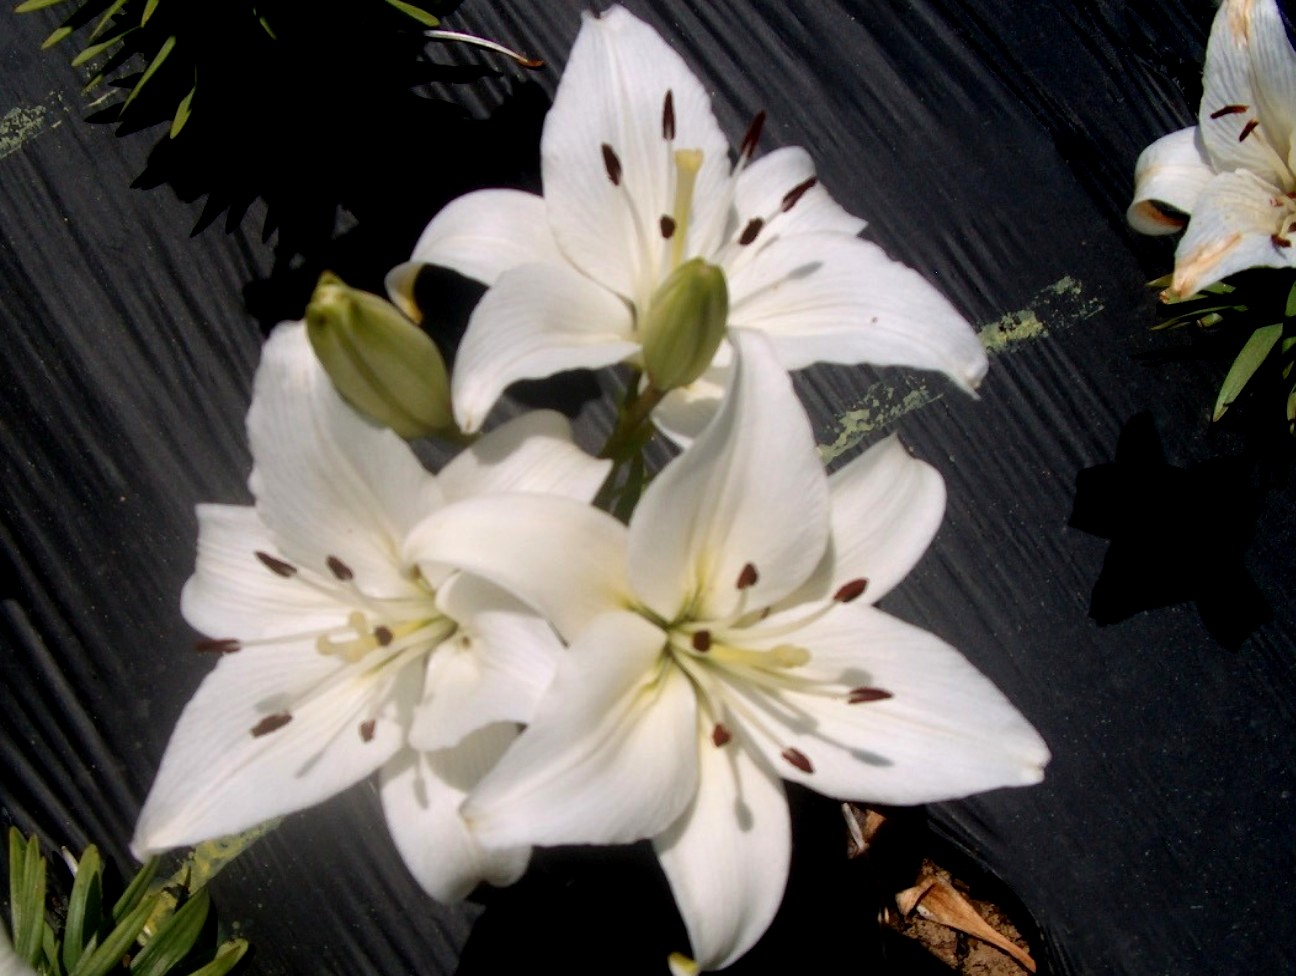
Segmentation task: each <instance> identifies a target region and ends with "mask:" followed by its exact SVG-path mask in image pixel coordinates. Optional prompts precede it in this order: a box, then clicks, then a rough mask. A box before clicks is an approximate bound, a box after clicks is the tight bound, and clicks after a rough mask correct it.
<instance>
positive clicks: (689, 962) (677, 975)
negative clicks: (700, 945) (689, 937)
mask: <svg viewBox="0 0 1296 976" xmlns="http://www.w3.org/2000/svg"><path fill="white" fill-rule="evenodd" d="M666 965H667V966H668V967H669V969H670V973H671V976H697V974H698V973H699V972H701V967H700V966H699V965H698V964H697V961H696V960H694V959H690V958H689V957H688V956H686V955H684V953H682V952H672V953H671V954H670V956H668V957H667V959H666Z"/></svg>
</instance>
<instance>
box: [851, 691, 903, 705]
mask: <svg viewBox="0 0 1296 976" xmlns="http://www.w3.org/2000/svg"><path fill="white" fill-rule="evenodd" d="M894 697H895V696H894V695H892V694H891V692H889V691H887V690H885V689H883V688H852V689H851V690H850V698H848V699H847V703H848V704H850V705H863V704H864V703H866V702H875V701H886V700H887V699H888V698H894Z"/></svg>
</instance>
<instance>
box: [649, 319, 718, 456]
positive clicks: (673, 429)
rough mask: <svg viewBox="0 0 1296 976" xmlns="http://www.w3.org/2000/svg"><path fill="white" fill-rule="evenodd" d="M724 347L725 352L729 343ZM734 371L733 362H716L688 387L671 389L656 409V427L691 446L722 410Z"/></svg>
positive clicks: (675, 440) (654, 424)
mask: <svg viewBox="0 0 1296 976" xmlns="http://www.w3.org/2000/svg"><path fill="white" fill-rule="evenodd" d="M720 348H721V350H722V351H723V350H724V349H725V346H724V345H722V346H721V347H720ZM732 370H733V365H732V363H730V364H728V365H726V366H723V367H721V366H717V364H716V362H712V364H711V365H710V366H709V367H708V368H707V371H706V372H705V373H703V374H702V375H701V376H700V377H698V378H697V379H696V380H694V381H693V382H692V383H690V384H689V385H688V386H681V387H676V388H675V389H673V390H671V391H670V392H669V393H667V394H666V396H665V398H664V399H663V400H662V402H661V403H659V404H658V405H657V409H655V410H654V411H653V426H655V427H656V428H657V429H658V430H659V431H661V432H662V433H663V434H665V435H666V436H667V437H669V438H670V439H671V441H672V442H674V444H675V445H676V446H677V447H680V448H686V447H688V446H689V445H690V444H692V443H693V441H695V440H696V439H697V437H698V435H699V434H701V433H702V431H703V430H705V429H706V425H707V424H709V423H710V422H711V419H712V418H713V417H714V416H715V415H716V411H717V410H719V409H720V403H721V401H723V400H724V393H725V388H726V387H727V386H728V385H729V374H730V372H732Z"/></svg>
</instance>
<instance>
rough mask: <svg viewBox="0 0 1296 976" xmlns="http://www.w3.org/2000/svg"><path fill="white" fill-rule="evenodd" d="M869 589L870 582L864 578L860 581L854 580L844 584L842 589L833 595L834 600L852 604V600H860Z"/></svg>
mask: <svg viewBox="0 0 1296 976" xmlns="http://www.w3.org/2000/svg"><path fill="white" fill-rule="evenodd" d="M867 589H868V580H866V579H865V578H864V577H863V576H861V577H860V578H859V579H853V580H851V581H850V582H849V583H843V584H842V585H841V588H840V589H838V590H837V592H836V593H834V594H833V599H834V600H836V601H837V602H838V603H850V602H851V600H858V599H859V598H860V597H861V596H863V595H864V591H865V590H867Z"/></svg>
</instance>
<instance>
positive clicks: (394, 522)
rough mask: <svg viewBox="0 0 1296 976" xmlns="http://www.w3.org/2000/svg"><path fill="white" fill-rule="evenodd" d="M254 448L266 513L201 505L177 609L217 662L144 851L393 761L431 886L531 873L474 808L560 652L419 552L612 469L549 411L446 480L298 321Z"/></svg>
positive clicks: (386, 791) (163, 774)
mask: <svg viewBox="0 0 1296 976" xmlns="http://www.w3.org/2000/svg"><path fill="white" fill-rule="evenodd" d="M248 435H249V439H250V441H251V448H252V455H253V459H254V462H255V463H254V468H253V472H252V477H251V481H250V485H251V489H252V493H253V495H254V496H255V498H256V504H255V506H234V505H202V506H200V507H199V509H198V519H199V538H198V560H197V567H196V569H195V572H194V575H193V577H192V578H191V579H190V580H189V582H188V583H187V584H186V586H185V589H184V594H183V598H182V609H183V612H184V615H185V619H186V620H188V621H189V623H190V624H192V625H193V626H194V627H195V628H196V629H197V630H199V631H200V632H202V633H204V634H208V635H211V638H212V639H210V640H207V641H204V642H202V643H201V644H200V645H199V646H200V649H203V650H209V651H213V652H218V653H219V654H220V655H221V658H220V661H219V662H218V664H217V666H216V668H215V670H214V671H213V672H212V673H211V674H210V675H208V677H207V678H206V679H205V680H204V681H203V683H202V685H201V686H200V687H199V689H198V691H197V692H196V693H195V695H194V697H193V699H192V700H191V701H190V702H189V704H188V705H187V706H186V708H185V710H184V712H183V714H182V715H181V717H180V720H179V722H178V723H177V725H176V729H175V732H174V734H173V735H172V738H171V742H170V744H169V745H168V747H167V750H166V754H165V755H164V756H163V759H162V763H161V767H160V769H159V771H158V775H157V780H156V782H155V783H154V784H153V789H152V791H151V792H150V794H149V797H148V799H147V801H146V802H145V804H144V809H143V810H142V811H141V813H140V818H139V823H138V826H137V827H136V833H135V838H134V841H133V842H132V849H133V851H134V852H135V854H136V855H137V856H139V857H141V858H143V857H144V856H146V855H149V854H152V853H156V852H159V851H163V850H167V849H169V848H173V847H179V846H182V845H189V844H193V843H196V842H199V841H202V840H206V839H209V838H212V837H219V836H223V835H227V834H231V833H235V832H239V831H243V830H246V829H248V828H250V827H252V826H254V825H256V824H258V823H261V822H262V821H265V820H268V819H270V818H272V817H277V816H281V815H283V814H287V813H290V812H293V811H296V810H300V809H303V808H305V807H308V806H311V805H313V804H315V803H318V802H320V801H322V800H324V799H326V798H328V797H330V796H332V795H334V794H336V793H338V792H340V791H342V790H344V789H346V788H347V787H349V786H351V785H352V784H354V783H356V782H358V781H359V780H361V779H363V778H364V777H366V776H368V775H369V774H370V773H372V772H374V771H375V770H381V774H382V775H381V795H382V802H383V806H384V809H385V812H386V814H387V820H388V824H389V826H390V828H391V831H392V835H393V838H394V840H395V842H396V845H397V847H398V848H399V850H400V851H401V854H402V855H403V856H404V859H405V861H406V863H407V864H408V865H409V867H410V869H411V871H412V872H413V873H414V875H415V877H416V878H417V879H418V880H419V882H420V883H421V884H422V885H423V887H424V888H426V889H427V890H428V892H429V893H431V894H432V895H434V896H435V897H437V898H440V899H442V900H447V901H448V900H455V899H457V898H461V897H463V896H464V895H466V894H467V893H468V892H469V891H471V889H472V888H473V887H474V886H475V885H476V884H477V883H478V881H480V880H488V881H491V882H494V883H501V884H503V883H508V882H510V881H512V880H515V879H516V878H517V877H518V876H519V875H520V873H521V872H522V871H523V870H524V869H525V866H526V861H527V856H528V850H527V848H525V847H523V846H514V847H511V848H501V849H497V850H490V851H486V850H483V849H482V848H480V846H479V845H478V844H477V843H476V841H475V840H474V839H473V838H472V835H471V832H470V831H469V829H468V827H467V826H466V825H465V824H464V822H463V821H462V819H461V818H460V817H459V814H458V807H459V805H460V802H461V801H462V799H463V797H464V796H465V795H466V793H467V791H468V789H469V788H471V786H472V785H473V784H474V783H476V782H477V780H478V779H480V777H481V776H482V774H483V773H484V772H485V771H486V770H487V769H488V768H489V767H490V766H491V764H492V763H493V762H494V761H495V759H496V758H497V757H498V756H499V755H500V754H501V753H502V752H503V750H504V749H505V748H506V747H507V746H508V744H509V743H510V742H511V741H512V740H513V738H514V737H515V736H516V725H515V723H518V722H525V721H526V720H527V719H529V718H530V717H531V712H532V710H533V708H534V706H535V703H536V701H537V699H538V697H539V695H540V693H541V691H542V690H543V689H544V687H545V685H546V684H547V683H548V681H549V680H550V678H551V676H552V672H553V667H554V659H555V655H556V654H557V653H559V652H561V645H559V644H558V642H557V638H556V637H555V635H554V634H553V632H552V629H551V628H550V627H549V626H548V625H547V624H546V623H545V622H544V621H542V620H540V619H539V618H538V617H537V616H536V615H535V614H534V613H533V612H532V611H530V610H528V609H527V608H526V607H524V606H522V605H521V604H519V603H517V601H516V600H514V599H512V598H511V597H508V596H507V595H506V594H504V593H503V592H501V591H500V590H499V589H498V588H496V587H495V586H493V585H491V584H489V583H486V582H484V581H481V580H476V579H472V578H469V577H466V576H462V575H451V574H447V573H431V572H420V571H419V570H418V569H417V561H418V551H417V547H415V548H412V549H411V548H408V547H407V546H406V540H407V539H408V537H409V536H410V535H411V533H412V531H413V530H414V529H415V528H416V526H417V525H418V523H419V522H420V521H421V520H422V519H423V518H425V517H426V516H427V515H429V514H430V513H433V512H435V511H437V510H438V509H440V508H442V507H443V506H445V505H446V504H450V503H453V502H456V501H458V500H461V499H465V498H471V497H481V496H485V497H490V496H493V495H503V496H504V497H512V493H514V492H556V493H561V494H564V495H568V496H571V497H572V498H578V499H580V500H581V501H586V500H588V499H589V498H591V497H592V496H593V494H594V492H595V491H597V489H598V486H599V484H600V482H601V481H602V479H603V477H604V476H605V474H606V471H607V465H606V464H605V463H601V462H596V461H594V460H593V459H591V458H589V457H587V456H586V455H585V454H583V453H582V452H581V451H580V450H579V449H578V448H576V447H575V446H574V445H573V444H572V443H571V440H570V432H569V430H568V427H567V424H566V421H565V420H564V419H563V418H562V417H560V416H559V415H557V414H554V413H550V412H542V413H533V414H528V415H526V416H524V417H521V418H519V419H518V420H515V421H513V422H511V423H509V424H506V425H504V426H502V427H500V428H499V429H498V430H496V431H493V432H492V433H490V434H489V435H487V436H486V437H483V438H482V439H481V440H480V441H479V442H477V444H475V445H474V446H473V447H471V448H470V449H468V450H467V451H465V452H464V453H462V454H460V455H459V456H458V457H457V458H456V459H455V460H453V461H452V462H450V464H448V465H447V466H446V467H445V468H444V469H443V470H442V471H441V473H440V475H439V476H436V477H434V476H433V475H431V474H430V473H428V472H427V471H426V470H425V469H424V468H423V466H422V464H420V463H419V461H418V459H417V458H416V457H415V455H414V453H413V452H412V451H411V450H410V448H409V446H408V445H407V444H405V442H404V441H402V440H401V439H400V438H399V437H398V436H397V435H396V434H394V433H393V432H392V431H390V430H386V429H382V428H379V427H377V426H374V425H373V424H370V423H369V422H367V421H365V420H363V419H361V418H360V416H359V415H358V414H356V413H355V412H354V411H353V410H352V409H351V408H350V407H348V406H347V405H346V404H345V403H343V401H342V400H341V398H340V397H339V396H338V395H337V394H336V392H335V391H334V390H333V387H332V385H331V383H330V382H329V380H328V378H327V376H326V375H325V374H324V371H323V369H322V368H321V367H320V365H319V363H318V362H317V361H316V359H315V357H314V354H313V353H312V351H311V349H310V346H309V343H308V342H307V338H306V335H305V331H304V328H303V327H302V326H301V325H300V324H295V325H285V326H281V327H280V328H279V329H278V330H276V332H275V333H274V334H273V335H272V336H271V338H270V339H269V341H268V342H267V343H266V346H265V351H264V354H263V358H262V362H261V366H260V369H259V370H258V371H257V376H256V382H255V392H254V395H253V400H252V407H251V410H250V411H249V413H248Z"/></svg>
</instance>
